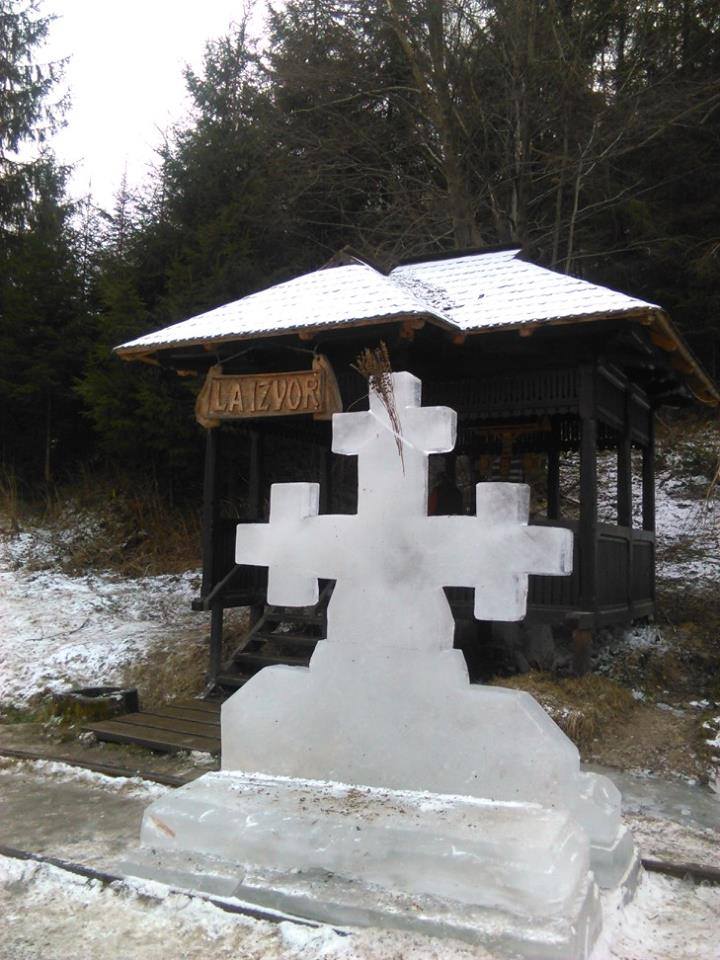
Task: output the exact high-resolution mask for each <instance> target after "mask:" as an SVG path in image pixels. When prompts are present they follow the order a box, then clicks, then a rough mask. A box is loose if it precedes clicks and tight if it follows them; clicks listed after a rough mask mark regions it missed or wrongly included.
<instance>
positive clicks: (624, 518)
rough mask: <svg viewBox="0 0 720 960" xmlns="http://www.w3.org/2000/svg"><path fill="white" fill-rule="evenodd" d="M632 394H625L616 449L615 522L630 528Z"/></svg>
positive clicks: (628, 392)
mask: <svg viewBox="0 0 720 960" xmlns="http://www.w3.org/2000/svg"><path fill="white" fill-rule="evenodd" d="M631 403H632V394H631V392H630V390H628V391H627V392H626V394H625V404H624V416H623V429H622V432H621V435H620V440H619V443H618V449H617V522H618V526H620V527H632V431H631V427H630V413H631Z"/></svg>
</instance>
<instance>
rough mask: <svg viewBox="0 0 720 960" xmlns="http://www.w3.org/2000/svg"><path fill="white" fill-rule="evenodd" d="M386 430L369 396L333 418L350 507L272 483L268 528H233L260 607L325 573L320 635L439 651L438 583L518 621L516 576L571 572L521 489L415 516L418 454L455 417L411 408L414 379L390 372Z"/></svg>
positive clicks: (441, 601)
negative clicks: (350, 473) (325, 510)
mask: <svg viewBox="0 0 720 960" xmlns="http://www.w3.org/2000/svg"><path fill="white" fill-rule="evenodd" d="M392 382H393V392H394V397H395V407H396V410H397V414H398V418H399V421H400V431H399V435H400V442H401V443H402V449H403V457H402V460H401V458H400V456H399V452H398V446H397V434H396V432H395V430H394V428H393V425H392V423H391V421H390V417H389V415H388V412H387V410H386V408H385V406H384V405H383V403H382V400H381V398H380V397H379V396H378V395H377V394H376V393H375V392H374V391H371V392H370V409H369V410H368V411H363V412H357V413H340V414H335V416H334V417H333V444H332V449H333V452H335V453H341V454H347V455H353V454H357V457H358V511H357V514H352V515H350V514H332V515H329V514H328V515H318V507H319V489H320V488H319V485H318V484H316V483H282V484H273V486H272V488H271V493H270V521H269V523H252V524H240V525H239V526H238V532H237V546H236V561H237V563H240V564H250V565H254V566H267V567H269V575H268V595H267V599H268V603H271V604H276V605H279V606H291V607H292V606H310V605H312V604H314V603H316V602H317V600H318V578H322V579H329V580H336V581H337V583H336V586H335V590H334V592H333V595H332V598H331V601H330V604H329V606H328V635H327V639H328V640H331V641H332V640H340V641H343V642H349V643H359V644H364V645H367V644H374V645H377V646H400V647H408V648H415V649H425V650H430V649H448V648H450V647H452V643H453V626H454V624H453V618H452V613H451V611H450V607H449V604H448V602H447V599H446V597H445V594H444V593H443V589H442V588H443V587H445V586H447V587H451V586H452V587H474V589H475V616H476V617H477V618H478V619H482V620H520V619H522V617H524V615H525V611H526V605H527V588H528V574H557V575H566V574H569V573H571V572H572V533H571V532H570V531H569V530H565V529H561V528H557V527H545V526H528V506H529V489H528V487H527V486H525V485H524V484H515V483H479V484H477V487H476V490H477V501H476V502H477V507H476V515H475V516H474V517H470V516H448V517H442V516H438V517H436V516H433V517H429V516H428V515H427V500H428V455H429V454H431V453H447V452H448V451H450V450H452V449H453V447H454V446H455V436H456V431H457V415H456V413H455V411H454V410H451V409H450V408H449V407H421V406H420V397H421V388H422V384H421V383H420V381H419V380H418V379H417V378H416V377H414V376H412V374H409V373H395V374H392Z"/></svg>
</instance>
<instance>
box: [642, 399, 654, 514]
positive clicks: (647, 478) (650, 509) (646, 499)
mask: <svg viewBox="0 0 720 960" xmlns="http://www.w3.org/2000/svg"><path fill="white" fill-rule="evenodd" d="M648 420H649V423H648V443H647V446H645V447H643V451H642V516H643V530H652V531H654V530H655V413H654V411H652V410H650V411H649V413H648Z"/></svg>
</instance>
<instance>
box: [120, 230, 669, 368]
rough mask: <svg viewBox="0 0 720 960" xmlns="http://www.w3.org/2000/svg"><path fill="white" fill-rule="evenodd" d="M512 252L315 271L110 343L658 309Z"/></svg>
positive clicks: (465, 327)
mask: <svg viewBox="0 0 720 960" xmlns="http://www.w3.org/2000/svg"><path fill="white" fill-rule="evenodd" d="M519 253H520V251H519V250H517V249H514V250H502V251H496V252H492V253H475V254H470V255H466V256H459V257H456V258H452V259H442V260H430V261H426V262H424V263H415V264H407V265H404V266H399V267H396V268H395V269H394V270H391V271H390V273H389V274H383V273H381V272H380V271H379V270H377V269H375V268H373V267H371V266H370V265H369V264H367V263H354V264H346V265H343V266H336V267H332V268H331V269H321V270H315V271H314V272H312V273H306V274H304V275H303V276H300V277H296V278H295V279H294V280H288V281H287V282H286V283H280V284H278V285H277V286H274V287H269V288H268V289H267V290H261V291H260V292H259V293H253V294H250V296H247V297H243V298H242V299H241V300H235V301H233V302H232V303H227V304H225V305H224V306H222V307H217V308H216V309H214V310H209V311H208V312H207V313H201V314H200V315H199V316H197V317H192V318H191V319H189V320H183V321H182V322H181V323H176V324H173V325H172V326H170V327H165V328H163V329H162V330H158V331H156V332H155V333H150V334H148V335H146V336H144V337H138V339H137V340H131V341H130V342H129V343H123V344H122V345H121V346H120V347H118V348H117V349H118V352H119V353H130V352H136V351H143V352H144V351H147V350H155V349H158V348H159V347H165V346H179V345H189V344H194V343H208V342H211V341H216V340H228V339H246V338H254V337H258V336H267V335H272V334H283V333H294V332H297V331H299V330H303V329H308V328H313V329H327V328H328V327H336V326H353V325H359V324H367V323H368V322H377V323H385V322H388V321H392V320H394V319H401V318H402V319H404V318H407V317H413V316H422V317H426V318H427V319H429V320H430V321H435V322H436V323H438V324H440V325H442V326H445V327H448V328H450V329H454V330H455V331H456V332H458V333H468V332H472V331H480V330H483V329H487V328H493V329H498V328H501V327H517V326H521V325H524V324H528V323H532V324H537V323H545V322H547V321H550V320H570V319H575V318H578V317H589V316H611V315H618V314H628V313H638V312H647V311H650V310H658V309H659V307H657V306H655V305H654V304H651V303H646V302H645V301H644V300H638V299H636V298H635V297H629V296H627V295H626V294H624V293H618V292H616V291H615V290H610V289H608V288H607V287H601V286H598V285H597V284H595V283H588V282H587V281H586V280H578V279H576V278H575V277H568V276H565V275H564V274H560V273H555V272H554V271H553V270H547V269H545V268H544V267H539V266H537V265H536V264H533V263H528V262H527V261H525V260H521V259H520V258H519Z"/></svg>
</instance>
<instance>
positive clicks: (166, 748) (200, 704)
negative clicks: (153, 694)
mask: <svg viewBox="0 0 720 960" xmlns="http://www.w3.org/2000/svg"><path fill="white" fill-rule="evenodd" d="M221 702H222V701H220V700H194V699H188V700H174V701H173V702H172V703H168V704H166V705H165V706H162V707H154V708H153V709H151V710H141V711H140V713H128V714H125V716H123V717H116V718H115V719H114V720H103V721H101V722H99V723H89V724H87V725H86V726H85V727H84V728H83V729H84V730H89V731H91V732H92V733H94V734H95V736H96V737H97V738H98V740H109V741H112V742H113V743H134V744H135V745H136V746H139V747H147V748H148V749H150V750H159V751H161V752H162V753H177V752H178V751H179V750H199V751H201V752H202V753H212V754H218V753H220V705H221Z"/></svg>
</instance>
